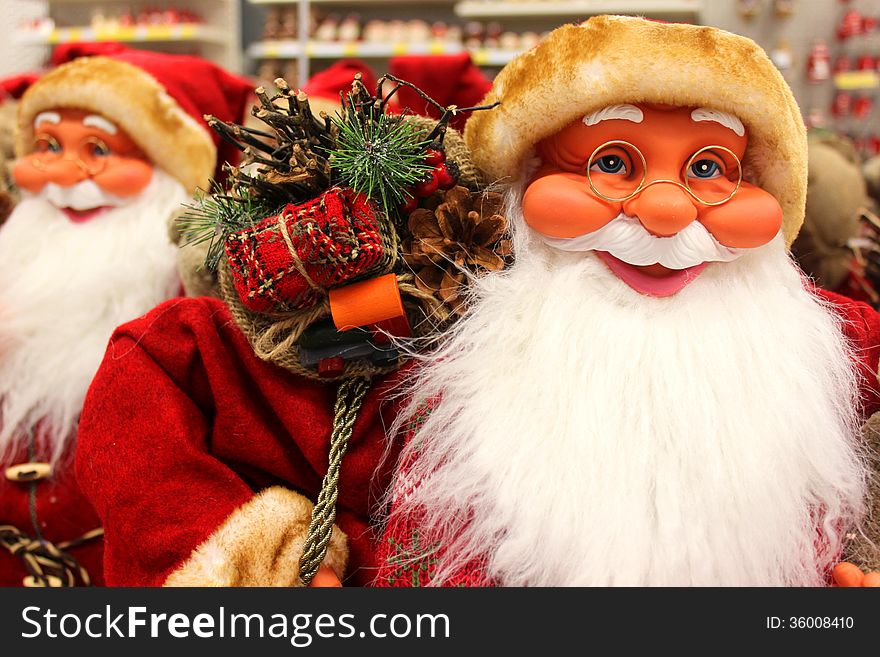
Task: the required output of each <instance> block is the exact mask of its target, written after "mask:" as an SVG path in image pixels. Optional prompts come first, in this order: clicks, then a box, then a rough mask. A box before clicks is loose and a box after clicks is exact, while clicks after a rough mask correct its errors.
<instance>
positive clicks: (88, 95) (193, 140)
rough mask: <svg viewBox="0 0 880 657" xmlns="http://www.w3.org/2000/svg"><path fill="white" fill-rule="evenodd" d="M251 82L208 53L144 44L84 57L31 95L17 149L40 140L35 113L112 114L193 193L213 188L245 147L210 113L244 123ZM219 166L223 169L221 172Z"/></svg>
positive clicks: (25, 101) (21, 120)
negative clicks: (216, 126)
mask: <svg viewBox="0 0 880 657" xmlns="http://www.w3.org/2000/svg"><path fill="white" fill-rule="evenodd" d="M250 93H251V84H250V83H249V82H248V81H247V80H245V79H243V78H239V77H237V76H234V75H231V74H230V73H227V72H226V71H224V70H223V69H221V68H220V67H218V66H216V65H215V64H212V63H211V62H208V61H206V60H204V59H201V58H198V57H192V56H186V55H168V54H162V53H153V52H146V51H139V50H127V49H125V50H118V51H116V52H114V53H113V54H111V55H108V56H97V57H81V58H78V59H74V60H73V61H70V62H68V63H66V64H62V65H61V66H59V67H58V68H56V69H55V70H53V71H51V72H49V73H47V74H46V75H45V76H43V77H42V78H41V79H40V80H39V81H38V82H36V83H35V84H34V85H33V86H31V88H30V89H28V91H27V92H26V93H25V94H24V96H23V97H22V99H21V104H20V107H19V114H18V135H17V139H16V151H17V154H18V155H19V156H21V155H24V154H26V153H27V152H28V151H29V150H30V148H31V144H32V142H33V136H34V125H33V123H34V119H35V118H36V116H37V115H38V114H39V113H40V112H44V111H50V110H53V109H59V108H70V109H82V110H88V111H92V112H95V113H96V114H100V115H102V116H105V117H107V118H108V119H110V120H112V121H113V122H114V123H116V124H117V125H119V126H120V127H121V128H122V129H123V130H125V131H126V132H127V133H128V134H129V136H130V137H131V138H132V139H133V140H134V141H135V143H137V145H138V146H139V147H140V148H141V149H142V150H143V151H144V152H145V153H146V154H147V156H148V157H149V158H150V159H151V160H152V161H153V163H155V164H156V165H157V166H159V167H161V168H162V169H164V170H165V171H166V172H168V173H169V174H170V175H172V176H174V177H175V178H176V179H177V180H179V181H180V183H181V184H182V185H183V186H184V187H185V188H186V189H187V190H188V191H190V192H193V191H194V190H195V189H196V188H198V187H201V188H207V186H208V181H209V179H210V178H211V177H212V176H215V177H219V176H218V174H219V171H220V165H222V163H223V162H225V161H231V162H235V161H237V158H238V152H237V151H236V150H235V149H234V148H233V147H232V146H231V145H229V144H226V143H225V142H222V143H221V142H220V139H219V137H218V136H217V135H216V134H214V133H213V132H212V131H211V130H209V128H208V126H207V124H206V123H205V121H204V118H203V117H204V115H205V114H213V115H214V116H216V117H217V118H218V119H220V120H222V121H232V122H235V123H240V122H241V120H242V119H243V115H244V109H245V106H246V103H247V101H248V98H249V95H250ZM215 169H216V171H215Z"/></svg>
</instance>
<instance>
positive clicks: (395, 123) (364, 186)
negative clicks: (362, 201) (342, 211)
mask: <svg viewBox="0 0 880 657" xmlns="http://www.w3.org/2000/svg"><path fill="white" fill-rule="evenodd" d="M333 122H334V124H335V125H336V126H337V127H338V128H339V134H338V135H337V137H336V144H335V146H334V147H333V149H332V150H330V166H331V169H332V171H333V175H334V177H335V178H337V179H338V180H339V182H340V183H341V184H342V185H344V186H346V187H350V188H351V189H353V190H355V191H356V192H359V193H361V194H364V195H366V196H368V197H370V198H371V199H373V200H374V201H376V202H377V203H379V204H380V205H381V207H382V209H383V210H384V211H385V214H386V215H387V216H389V217H394V216H395V215H396V214H397V208H398V206H400V204H401V203H403V202H404V201H405V200H406V198H407V196H408V192H407V188H411V187H412V186H413V185H416V184H417V183H419V182H421V181H422V180H423V179H424V178H425V176H426V175H427V174H428V173H429V172H430V171H431V169H432V168H433V167H431V166H430V165H429V164H426V163H425V149H426V148H427V147H428V146H429V144H430V142H429V141H425V138H424V135H423V134H422V133H421V132H419V130H418V128H417V127H416V126H415V125H413V124H412V123H410V122H409V121H407V120H406V119H405V117H404V116H403V115H400V114H398V115H392V114H389V113H388V112H385V111H382V110H378V109H376V108H375V107H374V106H373V105H372V104H368V105H366V106H364V104H363V103H360V102H358V101H357V100H355V98H354V96H349V98H348V102H347V104H346V106H345V107H344V108H343V110H342V112H341V113H340V114H337V115H336V116H335V117H334V118H333Z"/></svg>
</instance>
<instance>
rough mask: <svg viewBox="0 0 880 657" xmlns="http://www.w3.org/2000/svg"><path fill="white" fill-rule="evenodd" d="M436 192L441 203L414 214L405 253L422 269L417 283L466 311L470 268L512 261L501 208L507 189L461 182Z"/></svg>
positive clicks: (496, 267) (476, 271)
mask: <svg viewBox="0 0 880 657" xmlns="http://www.w3.org/2000/svg"><path fill="white" fill-rule="evenodd" d="M436 198H437V200H439V201H440V203H439V204H438V205H436V207H435V208H434V209H431V208H419V209H417V210H415V211H414V212H413V213H412V214H410V216H409V232H410V234H411V237H409V238H407V239H406V240H405V241H404V244H403V258H404V260H405V261H406V263H407V264H408V265H409V266H410V267H411V268H412V270H413V271H414V272H415V274H416V279H415V284H416V287H418V288H419V289H420V290H422V291H423V292H428V293H430V294H433V295H434V296H436V297H437V298H438V299H440V300H441V301H443V303H444V304H445V305H446V306H447V307H448V308H449V310H450V311H451V312H452V313H453V314H456V315H462V314H464V310H465V308H464V294H463V293H464V290H465V288H466V287H467V279H468V273H471V274H477V275H479V274H480V273H483V272H486V271H496V270H499V269H503V268H504V266H505V264H507V261H508V259H509V256H510V253H511V249H510V240H508V239H505V236H506V235H507V220H506V219H505V218H504V217H503V216H502V215H501V214H500V212H501V206H502V198H501V195H500V194H496V193H494V192H483V193H479V192H476V193H472V192H470V191H468V190H467V189H466V188H464V187H461V186H458V187H453V188H452V189H450V190H449V191H447V192H444V193H443V195H442V197H441V196H437V197H436ZM431 205H434V204H433V203H432V204H431Z"/></svg>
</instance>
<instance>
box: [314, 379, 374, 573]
mask: <svg viewBox="0 0 880 657" xmlns="http://www.w3.org/2000/svg"><path fill="white" fill-rule="evenodd" d="M369 388H370V381H369V379H363V378H353V379H345V380H344V381H343V382H342V383H340V384H339V388H338V390H337V392H336V405H335V406H334V408H333V432H332V433H331V434H330V459H329V464H328V466H327V474H326V475H324V480H323V481H322V482H321V492H320V493H319V494H318V502H317V503H316V504H315V507H314V509H312V521H311V522H310V523H309V533H308V536H307V537H306V541H305V543H304V544H303V554H302V557H300V561H299V578H300V580H301V581H302V583H303V586H308V585H309V582H311V581H312V578H313V577H314V576H315V573H317V572H318V568H319V567H320V566H321V562H322V561H324V557H325V556H326V554H327V545H328V544H329V543H330V535H331V534H332V532H333V523H334V522H335V521H336V500H337V498H338V497H339V470H340V467H341V466H342V457H343V456H345V452H346V450H347V449H348V441H349V440H350V439H351V432H352V428H353V427H354V422H355V420H356V419H357V415H358V411H360V408H361V404H362V403H363V401H364V396H365V395H366V394H367V390H369Z"/></svg>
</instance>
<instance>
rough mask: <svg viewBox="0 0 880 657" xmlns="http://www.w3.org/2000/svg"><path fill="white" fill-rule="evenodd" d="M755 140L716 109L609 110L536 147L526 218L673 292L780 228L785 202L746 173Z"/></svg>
mask: <svg viewBox="0 0 880 657" xmlns="http://www.w3.org/2000/svg"><path fill="white" fill-rule="evenodd" d="M747 142H748V137H747V134H746V131H745V128H744V127H743V125H742V123H741V122H740V121H739V120H738V119H737V118H736V117H734V116H732V115H729V114H725V113H723V112H719V111H716V110H710V109H706V108H689V107H667V106H656V105H615V106H612V107H607V108H603V109H601V110H599V111H597V112H594V113H592V114H590V115H588V116H585V117H583V118H582V119H579V120H577V121H575V122H574V123H572V124H571V125H569V126H568V127H566V128H565V129H563V130H562V131H561V132H559V133H558V134H556V135H554V136H552V137H549V138H547V139H545V140H544V141H542V142H541V143H540V144H539V145H538V148H537V154H538V156H539V158H540V160H541V166H540V168H539V169H538V170H537V172H536V173H535V175H534V177H533V179H532V181H531V183H530V184H529V185H528V186H527V188H526V191H525V195H524V197H523V213H524V216H525V220H526V222H527V223H528V224H529V225H530V226H531V227H532V228H533V229H534V230H535V231H537V232H538V233H539V234H540V235H541V236H542V237H543V238H544V241H545V242H546V243H548V244H549V245H550V246H553V247H555V248H558V249H562V250H565V251H595V252H596V253H597V255H598V256H599V257H600V259H601V260H602V261H603V262H604V263H605V264H606V265H607V266H608V267H609V269H610V270H611V271H612V272H614V274H616V275H617V276H618V277H619V278H620V279H622V280H623V281H624V282H625V283H626V284H627V285H629V286H630V287H631V288H633V289H635V290H636V291H638V292H640V293H642V294H647V295H651V296H658V297H662V296H669V295H672V294H675V293H677V292H679V291H680V290H681V289H682V288H684V287H685V286H686V285H687V284H689V283H690V282H691V281H693V280H694V279H695V278H696V277H697V276H698V275H699V274H700V273H701V272H702V271H703V270H704V269H705V267H706V266H707V265H708V264H709V263H710V262H729V261H731V260H734V259H736V258H737V257H739V256H741V255H742V254H743V253H744V250H745V249H752V248H756V247H759V246H762V245H764V244H766V243H768V242H769V241H770V240H771V239H773V237H774V236H775V235H776V234H777V233H778V232H779V229H780V227H781V225H782V209H781V208H780V206H779V203H778V202H777V201H776V199H775V198H773V196H771V195H770V194H768V193H767V192H765V191H764V190H762V189H760V188H759V187H756V186H754V185H751V184H749V183H748V182H745V181H743V180H742V167H741V161H742V158H743V156H744V154H745V150H746V145H747Z"/></svg>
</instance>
